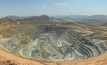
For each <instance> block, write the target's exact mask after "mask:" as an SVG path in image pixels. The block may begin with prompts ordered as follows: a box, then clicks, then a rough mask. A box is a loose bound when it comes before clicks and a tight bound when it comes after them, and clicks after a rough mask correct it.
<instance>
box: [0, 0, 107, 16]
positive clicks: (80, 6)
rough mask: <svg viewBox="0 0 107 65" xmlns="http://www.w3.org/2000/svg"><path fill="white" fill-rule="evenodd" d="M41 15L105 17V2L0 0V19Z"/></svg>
mask: <svg viewBox="0 0 107 65" xmlns="http://www.w3.org/2000/svg"><path fill="white" fill-rule="evenodd" d="M43 14H47V15H96V14H102V15H107V0H0V17H3V16H7V15H17V16H36V15H43Z"/></svg>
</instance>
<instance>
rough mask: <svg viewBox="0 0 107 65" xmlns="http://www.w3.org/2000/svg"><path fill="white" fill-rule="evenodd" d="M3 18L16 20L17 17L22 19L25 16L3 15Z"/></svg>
mask: <svg viewBox="0 0 107 65" xmlns="http://www.w3.org/2000/svg"><path fill="white" fill-rule="evenodd" d="M4 18H11V19H15V20H17V19H24V18H26V17H20V16H14V15H13V16H6V17H4Z"/></svg>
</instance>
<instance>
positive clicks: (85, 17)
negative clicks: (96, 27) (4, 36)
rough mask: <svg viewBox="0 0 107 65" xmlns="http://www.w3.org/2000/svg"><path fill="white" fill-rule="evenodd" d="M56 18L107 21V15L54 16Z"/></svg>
mask: <svg viewBox="0 0 107 65" xmlns="http://www.w3.org/2000/svg"><path fill="white" fill-rule="evenodd" d="M53 17H54V18H61V19H65V20H89V19H96V20H107V15H92V16H88V15H70V16H58V15H57V16H53Z"/></svg>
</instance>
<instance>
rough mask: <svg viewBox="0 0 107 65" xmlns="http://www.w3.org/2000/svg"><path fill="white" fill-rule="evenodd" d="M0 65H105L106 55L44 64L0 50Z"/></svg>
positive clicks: (106, 63) (43, 62) (106, 61)
mask: <svg viewBox="0 0 107 65" xmlns="http://www.w3.org/2000/svg"><path fill="white" fill-rule="evenodd" d="M0 65H107V55H103V56H99V57H96V58H93V59H88V60H78V61H71V62H45V61H39V60H32V59H26V58H22V57H18V56H16V55H13V54H10V53H8V52H6V51H4V50H2V49H0Z"/></svg>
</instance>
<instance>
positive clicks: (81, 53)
mask: <svg viewBox="0 0 107 65" xmlns="http://www.w3.org/2000/svg"><path fill="white" fill-rule="evenodd" d="M55 29H56V28H55ZM47 30H48V32H47ZM59 30H60V31H59ZM31 32H32V31H31ZM33 33H34V34H36V33H37V31H33ZM38 33H39V34H38V35H37V36H35V35H33V36H32V33H31V36H32V37H30V38H29V37H28V36H25V38H24V37H22V36H21V35H20V34H17V35H14V36H13V37H10V38H2V37H1V39H0V47H2V48H3V49H5V50H7V51H9V52H11V53H13V54H17V55H19V56H22V57H26V58H32V59H39V60H46V61H72V60H79V59H88V58H92V57H96V56H99V55H101V54H103V53H105V52H106V49H107V43H106V42H100V43H101V44H100V43H97V44H96V42H92V41H90V40H88V39H89V38H88V39H87V38H85V37H84V36H82V35H80V34H79V33H78V32H76V31H74V30H72V29H64V30H61V29H58V28H57V29H56V30H54V29H51V28H49V29H47V28H45V29H43V30H42V31H40V32H38ZM29 36H30V34H29ZM23 38H24V39H23Z"/></svg>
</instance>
